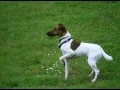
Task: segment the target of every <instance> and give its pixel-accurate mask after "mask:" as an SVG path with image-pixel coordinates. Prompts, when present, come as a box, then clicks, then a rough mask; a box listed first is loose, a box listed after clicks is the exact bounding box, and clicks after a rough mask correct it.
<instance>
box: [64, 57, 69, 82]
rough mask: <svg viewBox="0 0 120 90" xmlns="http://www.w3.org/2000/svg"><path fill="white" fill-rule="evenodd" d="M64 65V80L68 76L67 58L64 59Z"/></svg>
mask: <svg viewBox="0 0 120 90" xmlns="http://www.w3.org/2000/svg"><path fill="white" fill-rule="evenodd" d="M64 66H65V80H67V78H68V62H67V59H64Z"/></svg>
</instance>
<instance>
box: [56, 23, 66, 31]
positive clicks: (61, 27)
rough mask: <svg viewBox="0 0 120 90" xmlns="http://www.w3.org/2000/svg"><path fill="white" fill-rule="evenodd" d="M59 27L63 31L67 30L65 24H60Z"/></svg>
mask: <svg viewBox="0 0 120 90" xmlns="http://www.w3.org/2000/svg"><path fill="white" fill-rule="evenodd" d="M58 29H59V30H62V31H63V32H66V31H67V30H66V28H65V26H64V25H63V24H58Z"/></svg>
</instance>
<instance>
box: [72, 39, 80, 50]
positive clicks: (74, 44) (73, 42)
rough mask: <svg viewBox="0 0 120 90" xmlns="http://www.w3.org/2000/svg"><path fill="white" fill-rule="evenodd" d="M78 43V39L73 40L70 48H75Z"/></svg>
mask: <svg viewBox="0 0 120 90" xmlns="http://www.w3.org/2000/svg"><path fill="white" fill-rule="evenodd" d="M79 45H80V42H79V41H77V40H73V41H72V43H71V49H72V50H76V49H77V48H78V46H79Z"/></svg>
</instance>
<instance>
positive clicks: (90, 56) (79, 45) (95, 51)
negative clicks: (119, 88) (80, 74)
mask: <svg viewBox="0 0 120 90" xmlns="http://www.w3.org/2000/svg"><path fill="white" fill-rule="evenodd" d="M46 34H47V35H48V36H50V37H52V36H59V37H60V39H59V48H60V49H61V51H62V54H63V56H61V57H60V58H59V60H60V61H61V62H64V65H65V80H66V79H67V77H68V60H67V59H70V58H72V57H79V56H82V55H84V56H86V57H87V61H88V64H89V66H90V67H91V69H92V72H91V73H90V74H89V76H91V75H92V74H93V73H95V76H94V78H93V79H92V81H91V82H95V81H96V79H97V77H98V75H99V72H100V70H99V69H98V68H97V65H96V62H97V61H98V60H99V59H100V58H102V56H103V57H104V58H105V59H106V60H108V61H112V60H113V58H112V57H111V56H109V55H108V54H106V53H105V52H104V50H103V49H102V48H101V46H100V45H97V44H92V43H85V42H79V41H77V40H74V39H72V38H71V34H70V33H69V32H68V31H67V30H66V28H65V26H64V25H63V24H58V25H57V26H56V27H55V28H53V29H52V30H51V31H49V32H47V33H46Z"/></svg>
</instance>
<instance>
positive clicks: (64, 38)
mask: <svg viewBox="0 0 120 90" xmlns="http://www.w3.org/2000/svg"><path fill="white" fill-rule="evenodd" d="M68 37H70V36H67V37H64V38H61V39H59V42H61V40H63V39H65V38H68Z"/></svg>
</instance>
